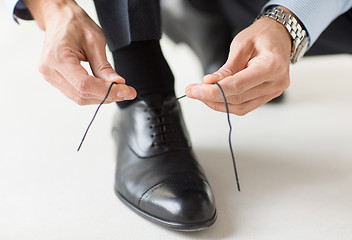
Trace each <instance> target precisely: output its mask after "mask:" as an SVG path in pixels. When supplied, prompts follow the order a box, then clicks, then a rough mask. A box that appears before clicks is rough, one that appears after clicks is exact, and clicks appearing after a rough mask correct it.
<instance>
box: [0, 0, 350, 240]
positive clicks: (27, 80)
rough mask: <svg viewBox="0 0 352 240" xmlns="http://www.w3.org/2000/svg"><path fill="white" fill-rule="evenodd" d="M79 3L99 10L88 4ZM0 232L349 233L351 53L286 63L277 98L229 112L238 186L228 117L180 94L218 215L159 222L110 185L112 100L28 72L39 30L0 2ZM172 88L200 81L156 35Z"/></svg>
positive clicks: (28, 236) (18, 237) (44, 239)
mask: <svg viewBox="0 0 352 240" xmlns="http://www.w3.org/2000/svg"><path fill="white" fill-rule="evenodd" d="M78 2H80V3H84V4H83V5H84V7H85V9H87V11H88V12H89V13H90V14H91V15H92V16H93V18H96V17H95V15H94V9H93V7H92V3H90V1H89V3H87V1H86V2H84V1H83V0H82V1H78ZM0 27H1V37H0V69H1V82H0V84H1V87H0V109H1V115H0V146H1V148H0V239H1V240H22V239H23V240H32V239H33V240H34V239H35V240H54V239H55V240H56V239H57V240H59V239H60V240H62V239H70V240H71V239H74V240H81V239H85V240H89V239H94V240H95V239H109V240H110V239H237V240H253V239H260V240H266V239H270V240H276V239H278V240H282V239H285V240H290V239H294V240H296V239H301V240H303V239H319V240H327V239H329V240H330V239H338V240H350V239H352V193H351V191H352V190H351V189H352V161H351V160H352V125H351V123H352V111H351V110H352V94H351V92H352V81H351V76H352V57H351V56H334V57H321V58H307V59H304V60H303V61H302V62H301V63H299V64H297V65H296V66H294V67H293V68H292V71H291V76H292V84H291V87H290V89H289V90H288V91H287V94H286V99H285V103H283V104H280V105H265V106H263V107H261V108H260V109H258V110H256V111H254V112H252V113H250V114H248V115H247V116H245V117H236V116H232V118H231V119H232V123H233V126H234V133H233V141H234V148H235V153H236V157H237V161H238V168H239V174H240V181H241V186H242V191H241V192H240V193H239V192H237V191H236V188H235V182H234V177H233V170H232V165H231V164H232V163H231V159H230V155H229V149H228V145H227V134H228V126H227V122H226V116H225V115H224V114H222V113H217V112H214V111H212V110H210V109H208V108H206V107H205V106H204V105H203V104H201V103H199V102H196V101H194V100H190V99H183V100H182V106H183V109H184V115H185V118H186V122H187V124H188V128H189V130H190V133H191V136H192V140H193V145H194V149H195V151H196V154H197V155H198V157H199V159H200V162H201V164H202V166H203V167H204V169H205V171H206V174H207V176H208V178H209V181H210V183H211V185H212V187H213V190H214V194H215V197H216V201H217V209H218V221H217V223H216V224H215V225H214V226H213V227H212V228H210V229H208V230H206V231H203V232H197V233H179V232H173V231H170V230H166V229H163V228H161V227H159V226H157V225H155V224H152V223H150V222H148V221H146V220H144V219H142V218H140V217H139V216H137V215H136V214H134V213H133V212H131V211H130V210H128V209H127V208H126V207H125V206H124V205H123V204H122V203H121V202H119V200H118V199H117V198H116V197H115V195H114V193H113V175H114V158H115V147H114V144H113V141H112V139H111V136H110V130H111V121H112V116H113V114H114V113H115V110H116V107H115V105H114V104H111V105H109V106H104V107H103V108H102V109H101V112H100V113H99V115H98V117H97V119H96V121H95V123H94V125H93V127H92V129H91V131H90V132H89V135H88V137H87V140H86V142H85V144H84V146H83V148H82V150H81V152H79V153H77V152H76V148H77V145H78V144H79V141H80V139H81V137H82V134H83V132H84V130H85V128H86V126H87V124H88V122H89V120H90V118H91V117H92V114H93V112H94V110H95V107H94V106H90V107H79V106H76V105H75V104H74V103H72V102H71V101H69V100H67V99H66V98H65V97H64V96H63V95H62V94H61V93H59V92H58V91H57V90H56V89H54V88H52V87H51V86H50V85H49V84H48V83H46V82H45V81H44V80H43V79H42V77H41V75H40V74H39V73H38V72H37V63H38V61H39V57H40V52H41V45H42V42H43V36H44V35H43V33H42V32H41V31H39V30H38V28H37V27H36V25H35V24H34V23H23V24H21V25H20V26H17V25H16V24H14V23H13V22H12V20H11V19H10V17H9V16H8V15H6V11H5V7H4V6H3V3H2V2H0ZM163 46H164V48H165V54H166V56H167V58H168V59H169V61H170V65H171V67H172V68H173V70H174V71H175V75H176V78H177V92H178V95H181V94H182V93H183V90H184V88H185V87H186V85H187V84H188V83H192V82H198V81H200V80H201V71H200V67H199V64H198V62H197V61H196V58H195V57H194V55H192V53H191V52H190V51H189V49H187V48H186V47H185V46H175V45H173V44H172V43H170V42H169V41H167V40H163Z"/></svg>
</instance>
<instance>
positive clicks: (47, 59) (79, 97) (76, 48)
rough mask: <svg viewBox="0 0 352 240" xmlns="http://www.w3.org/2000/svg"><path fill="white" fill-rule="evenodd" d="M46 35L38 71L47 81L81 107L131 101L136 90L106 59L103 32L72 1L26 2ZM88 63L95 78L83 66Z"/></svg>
mask: <svg viewBox="0 0 352 240" xmlns="http://www.w3.org/2000/svg"><path fill="white" fill-rule="evenodd" d="M24 3H25V4H26V5H27V7H28V8H29V10H30V11H31V13H32V15H33V16H34V18H35V19H36V20H37V22H38V25H39V27H40V28H42V29H43V30H44V31H45V32H46V34H45V43H44V47H43V52H42V57H41V61H40V66H39V71H40V72H41V73H42V74H43V77H44V79H45V80H46V81H48V82H49V83H51V84H52V85H53V86H54V87H56V88H58V89H59V90H60V91H61V92H62V93H63V94H65V95H66V96H67V97H68V98H70V99H71V100H73V101H75V102H76V103H77V104H79V105H89V104H98V103H100V102H101V101H102V100H103V99H104V97H105V95H106V93H107V90H108V88H109V86H110V84H111V83H112V82H116V83H118V84H116V85H114V86H113V87H112V89H111V92H110V94H109V97H108V99H107V100H106V102H105V103H111V102H115V101H122V100H131V99H134V98H135V97H136V95H137V94H136V90H135V89H134V88H132V87H129V86H127V85H126V84H125V80H124V79H123V78H122V77H121V76H119V75H118V74H117V73H116V72H115V71H114V69H113V68H112V67H111V65H110V63H109V62H108V61H107V58H106V52H105V47H106V41H105V37H104V35H103V32H102V30H101V29H100V28H99V26H97V25H96V24H95V23H94V21H93V20H92V19H91V18H90V17H89V16H88V15H87V14H86V13H85V12H84V10H83V9H81V8H80V7H79V6H78V5H77V4H76V3H75V2H74V1H73V0H54V1H47V0H24ZM81 61H88V62H89V65H90V67H91V70H92V73H93V74H94V76H91V75H89V74H88V72H87V71H86V70H85V69H84V68H83V67H82V65H81V64H80V62H81Z"/></svg>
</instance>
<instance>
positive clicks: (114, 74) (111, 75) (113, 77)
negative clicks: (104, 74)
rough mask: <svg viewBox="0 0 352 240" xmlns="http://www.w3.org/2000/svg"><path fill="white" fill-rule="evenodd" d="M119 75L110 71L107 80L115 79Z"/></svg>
mask: <svg viewBox="0 0 352 240" xmlns="http://www.w3.org/2000/svg"><path fill="white" fill-rule="evenodd" d="M119 77H120V76H119V75H118V74H117V73H111V74H110V75H109V80H110V81H113V80H116V79H117V78H119Z"/></svg>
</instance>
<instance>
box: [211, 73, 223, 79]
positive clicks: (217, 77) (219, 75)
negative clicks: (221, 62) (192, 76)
mask: <svg viewBox="0 0 352 240" xmlns="http://www.w3.org/2000/svg"><path fill="white" fill-rule="evenodd" d="M210 75H213V76H214V77H216V79H220V78H221V74H220V73H218V72H215V73H212V74H210Z"/></svg>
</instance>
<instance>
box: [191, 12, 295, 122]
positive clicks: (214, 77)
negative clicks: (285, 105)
mask: <svg viewBox="0 0 352 240" xmlns="http://www.w3.org/2000/svg"><path fill="white" fill-rule="evenodd" d="M291 45H292V44H291V38H290V35H289V33H288V32H287V30H286V29H285V28H284V26H283V25H281V24H280V23H278V22H276V21H275V20H273V19H269V18H262V19H259V20H257V21H256V22H255V23H253V24H252V25H251V26H249V27H248V28H246V29H245V30H243V31H242V32H240V33H239V34H238V35H237V36H236V37H235V38H234V40H233V42H232V44H231V47H230V53H229V57H228V60H227V62H226V63H225V64H224V66H222V67H221V68H220V69H219V70H218V71H217V72H215V73H214V74H209V75H206V76H204V78H203V82H204V84H192V85H189V86H188V87H187V88H186V95H187V96H188V97H190V98H194V99H198V100H200V101H202V102H204V103H205V104H206V105H207V106H209V107H210V108H212V109H214V110H216V111H221V112H224V111H226V109H225V106H224V102H223V98H222V95H221V93H220V91H219V88H218V87H217V86H216V85H215V84H212V83H214V82H218V83H219V84H220V85H221V87H222V88H223V90H224V93H225V96H226V99H227V101H228V104H229V110H230V112H231V113H234V114H236V115H240V116H242V115H245V114H247V113H248V112H250V111H252V110H254V109H256V108H258V107H259V106H261V105H263V104H264V103H266V102H268V101H270V100H271V99H273V98H275V97H277V96H279V95H280V94H281V93H282V92H283V90H285V89H286V88H288V86H289V84H290V78H289V65H290V52H291Z"/></svg>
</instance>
